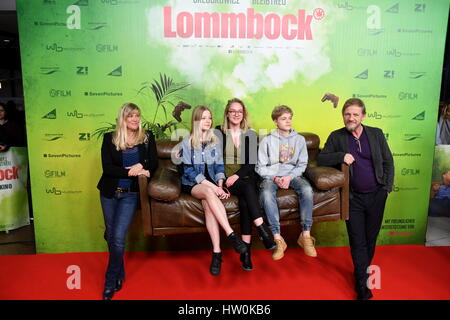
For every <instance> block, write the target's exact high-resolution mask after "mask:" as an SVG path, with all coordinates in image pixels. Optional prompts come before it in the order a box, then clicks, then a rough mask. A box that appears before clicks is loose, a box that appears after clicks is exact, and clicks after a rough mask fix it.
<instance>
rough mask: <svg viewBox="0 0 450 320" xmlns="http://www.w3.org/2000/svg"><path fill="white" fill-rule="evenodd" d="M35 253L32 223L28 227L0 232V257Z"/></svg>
mask: <svg viewBox="0 0 450 320" xmlns="http://www.w3.org/2000/svg"><path fill="white" fill-rule="evenodd" d="M35 253H36V248H35V245H34V226H33V221H31V223H30V225H28V226H24V227H21V228H19V229H15V230H11V231H9V232H5V231H3V232H0V255H16V254H35Z"/></svg>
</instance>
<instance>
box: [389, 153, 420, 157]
mask: <svg viewBox="0 0 450 320" xmlns="http://www.w3.org/2000/svg"><path fill="white" fill-rule="evenodd" d="M392 156H394V157H421V156H422V154H421V153H411V152H404V153H395V152H394V153H392Z"/></svg>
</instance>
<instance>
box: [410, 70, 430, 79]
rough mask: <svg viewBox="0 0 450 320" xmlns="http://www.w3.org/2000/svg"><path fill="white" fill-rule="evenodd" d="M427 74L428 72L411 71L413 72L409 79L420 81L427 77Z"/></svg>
mask: <svg viewBox="0 0 450 320" xmlns="http://www.w3.org/2000/svg"><path fill="white" fill-rule="evenodd" d="M426 74H427V73H426V72H416V71H411V72H410V73H409V78H410V79H419V78H422V77H425V76H426Z"/></svg>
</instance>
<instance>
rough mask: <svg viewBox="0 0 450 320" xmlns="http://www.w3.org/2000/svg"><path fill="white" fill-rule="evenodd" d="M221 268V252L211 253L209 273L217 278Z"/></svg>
mask: <svg viewBox="0 0 450 320" xmlns="http://www.w3.org/2000/svg"><path fill="white" fill-rule="evenodd" d="M221 267H222V252H219V253H216V252H213V254H212V261H211V266H210V267H209V272H211V274H212V275H213V276H217V275H218V274H219V273H220V268H221Z"/></svg>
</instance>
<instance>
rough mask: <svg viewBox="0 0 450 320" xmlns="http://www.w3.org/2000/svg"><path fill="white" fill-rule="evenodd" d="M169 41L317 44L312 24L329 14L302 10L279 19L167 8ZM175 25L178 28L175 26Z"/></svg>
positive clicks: (252, 13)
mask: <svg viewBox="0 0 450 320" xmlns="http://www.w3.org/2000/svg"><path fill="white" fill-rule="evenodd" d="M163 15H164V17H163V18H164V37H165V38H177V37H180V38H192V37H194V38H232V39H233V38H241V39H262V38H263V37H264V38H267V39H269V40H275V39H279V38H280V37H282V38H284V39H286V40H313V35H312V31H311V22H312V20H313V18H314V19H315V20H321V19H323V17H324V16H325V12H324V11H323V9H321V8H317V9H315V10H314V14H313V15H311V14H307V13H306V10H302V9H299V10H297V14H296V15H294V14H287V15H279V14H277V13H267V14H264V13H255V9H253V8H248V9H247V10H246V12H241V13H235V12H229V13H225V12H222V13H220V12H195V13H191V12H187V11H183V12H179V13H173V12H172V7H168V6H166V7H164V11H163ZM174 22H175V25H173V23H174Z"/></svg>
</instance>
